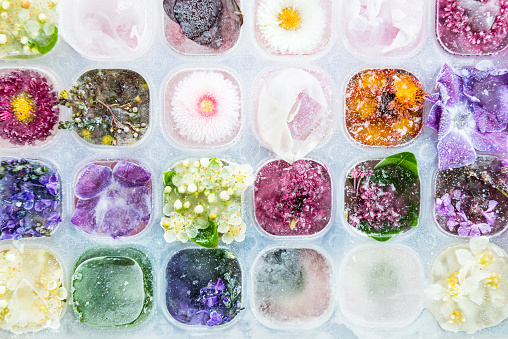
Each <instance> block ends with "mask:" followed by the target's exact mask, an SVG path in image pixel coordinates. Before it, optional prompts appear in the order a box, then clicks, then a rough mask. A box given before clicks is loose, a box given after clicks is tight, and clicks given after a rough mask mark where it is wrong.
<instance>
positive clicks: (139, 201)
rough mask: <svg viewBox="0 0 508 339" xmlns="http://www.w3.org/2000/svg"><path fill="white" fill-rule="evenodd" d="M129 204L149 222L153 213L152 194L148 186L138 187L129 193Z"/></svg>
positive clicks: (143, 220) (142, 218) (142, 219)
mask: <svg viewBox="0 0 508 339" xmlns="http://www.w3.org/2000/svg"><path fill="white" fill-rule="evenodd" d="M127 206H128V207H130V208H132V209H134V210H135V211H136V212H138V213H139V215H140V217H141V221H142V222H148V220H150V215H151V213H152V196H151V195H150V191H149V190H148V188H146V187H136V188H133V189H131V190H129V193H128V194H127Z"/></svg>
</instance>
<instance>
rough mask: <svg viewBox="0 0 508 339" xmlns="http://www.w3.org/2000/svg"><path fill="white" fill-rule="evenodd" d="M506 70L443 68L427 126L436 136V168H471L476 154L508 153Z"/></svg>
mask: <svg viewBox="0 0 508 339" xmlns="http://www.w3.org/2000/svg"><path fill="white" fill-rule="evenodd" d="M507 73H508V70H506V69H495V68H494V67H493V65H492V64H490V63H488V62H485V63H480V64H478V65H477V66H476V68H471V67H466V68H459V69H454V68H452V67H450V66H448V65H447V64H445V65H444V66H443V68H442V69H441V72H440V73H439V75H438V78H437V90H438V92H437V93H435V94H433V95H431V96H429V100H430V101H432V102H434V106H433V107H432V109H431V111H430V114H429V120H428V122H427V124H428V125H429V126H430V127H432V128H433V129H435V130H436V131H437V132H438V145H437V149H438V156H439V168H440V169H450V168H457V167H462V166H465V165H470V164H473V163H474V161H475V159H476V151H482V152H502V153H506V152H508V136H507V132H506V128H507V124H508V81H507V80H506V79H507V78H506V74H507Z"/></svg>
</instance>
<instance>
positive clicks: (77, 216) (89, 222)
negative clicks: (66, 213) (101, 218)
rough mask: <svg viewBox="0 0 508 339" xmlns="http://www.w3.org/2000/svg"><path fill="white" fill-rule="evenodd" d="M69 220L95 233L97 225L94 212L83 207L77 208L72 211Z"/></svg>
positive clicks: (84, 229) (88, 231)
mask: <svg viewBox="0 0 508 339" xmlns="http://www.w3.org/2000/svg"><path fill="white" fill-rule="evenodd" d="M71 221H72V223H73V224H74V225H76V226H78V227H80V228H81V229H82V230H83V231H85V232H87V233H95V227H96V225H97V223H96V219H95V213H93V212H90V211H87V210H84V209H77V210H76V211H74V214H73V215H72V218H71Z"/></svg>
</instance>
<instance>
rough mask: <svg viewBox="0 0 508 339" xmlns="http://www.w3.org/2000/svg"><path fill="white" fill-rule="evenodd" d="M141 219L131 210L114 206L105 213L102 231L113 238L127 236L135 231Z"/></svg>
mask: <svg viewBox="0 0 508 339" xmlns="http://www.w3.org/2000/svg"><path fill="white" fill-rule="evenodd" d="M140 221H141V218H140V216H139V213H138V212H136V211H134V210H133V209H132V208H128V207H122V206H115V207H113V208H111V209H110V210H109V211H107V212H106V215H104V221H103V224H102V229H103V231H104V232H105V233H106V234H109V235H110V236H112V237H113V238H116V237H122V236H125V235H128V234H129V233H131V232H132V231H134V230H135V229H136V227H137V226H138V225H139V222H140Z"/></svg>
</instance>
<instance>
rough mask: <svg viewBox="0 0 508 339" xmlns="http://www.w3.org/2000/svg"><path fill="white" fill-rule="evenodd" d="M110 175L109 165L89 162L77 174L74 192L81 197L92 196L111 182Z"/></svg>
mask: <svg viewBox="0 0 508 339" xmlns="http://www.w3.org/2000/svg"><path fill="white" fill-rule="evenodd" d="M111 176H112V172H111V169H110V168H109V167H107V166H101V165H96V164H90V165H88V166H86V167H85V169H84V170H83V171H82V173H81V175H80V176H79V178H78V180H77V182H76V187H75V190H74V193H75V194H76V196H77V197H78V198H81V199H89V198H93V197H95V196H97V195H98V194H99V193H101V192H102V191H103V190H104V189H105V188H106V187H108V186H109V185H110V184H111Z"/></svg>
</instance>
